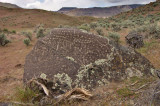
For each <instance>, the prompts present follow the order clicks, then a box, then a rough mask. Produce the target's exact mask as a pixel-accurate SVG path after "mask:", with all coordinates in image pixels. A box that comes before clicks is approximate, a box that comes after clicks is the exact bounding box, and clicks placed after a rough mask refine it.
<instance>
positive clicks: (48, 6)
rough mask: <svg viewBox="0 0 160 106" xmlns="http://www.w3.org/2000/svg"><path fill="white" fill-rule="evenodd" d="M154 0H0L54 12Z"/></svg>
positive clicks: (142, 2) (145, 2)
mask: <svg viewBox="0 0 160 106" xmlns="http://www.w3.org/2000/svg"><path fill="white" fill-rule="evenodd" d="M153 1H156V0H0V2H7V3H13V4H17V5H18V6H20V7H23V8H39V9H45V10H52V11H56V10H59V9H60V8H62V7H79V8H88V7H108V6H115V5H125V4H147V3H149V2H153Z"/></svg>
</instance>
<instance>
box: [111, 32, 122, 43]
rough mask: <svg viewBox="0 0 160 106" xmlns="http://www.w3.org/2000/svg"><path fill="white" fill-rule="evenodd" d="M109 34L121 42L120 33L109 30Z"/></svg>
mask: <svg viewBox="0 0 160 106" xmlns="http://www.w3.org/2000/svg"><path fill="white" fill-rule="evenodd" d="M108 36H109V37H110V38H111V39H113V40H114V41H115V42H117V43H118V42H119V39H120V35H119V34H118V33H116V32H109V33H108Z"/></svg>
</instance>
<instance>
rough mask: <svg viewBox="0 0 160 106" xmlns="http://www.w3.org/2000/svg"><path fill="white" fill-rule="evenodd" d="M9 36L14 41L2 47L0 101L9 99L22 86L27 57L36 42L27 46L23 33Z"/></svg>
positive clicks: (0, 56)
mask: <svg viewBox="0 0 160 106" xmlns="http://www.w3.org/2000/svg"><path fill="white" fill-rule="evenodd" d="M8 38H9V39H10V40H11V41H12V42H11V43H10V44H8V45H7V46H5V47H0V101H4V100H8V99H9V98H10V96H11V95H12V94H13V92H14V91H15V88H16V87H18V86H22V78H23V67H24V63H25V57H26V55H27V54H28V53H29V52H30V51H31V50H32V47H33V45H34V44H35V42H36V41H35V40H34V41H32V42H31V45H30V46H29V47H26V45H24V43H23V39H24V38H25V37H24V36H23V35H8Z"/></svg>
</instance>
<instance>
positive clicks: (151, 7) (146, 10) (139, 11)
mask: <svg viewBox="0 0 160 106" xmlns="http://www.w3.org/2000/svg"><path fill="white" fill-rule="evenodd" d="M159 13H160V0H157V1H156V2H151V3H149V4H146V5H144V6H141V7H138V8H135V9H133V10H132V11H128V12H124V13H121V14H118V15H117V16H118V17H126V18H128V17H130V16H134V15H142V16H147V15H156V14H157V15H158V14H159Z"/></svg>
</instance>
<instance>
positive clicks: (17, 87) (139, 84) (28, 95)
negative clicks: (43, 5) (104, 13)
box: [0, 0, 160, 106]
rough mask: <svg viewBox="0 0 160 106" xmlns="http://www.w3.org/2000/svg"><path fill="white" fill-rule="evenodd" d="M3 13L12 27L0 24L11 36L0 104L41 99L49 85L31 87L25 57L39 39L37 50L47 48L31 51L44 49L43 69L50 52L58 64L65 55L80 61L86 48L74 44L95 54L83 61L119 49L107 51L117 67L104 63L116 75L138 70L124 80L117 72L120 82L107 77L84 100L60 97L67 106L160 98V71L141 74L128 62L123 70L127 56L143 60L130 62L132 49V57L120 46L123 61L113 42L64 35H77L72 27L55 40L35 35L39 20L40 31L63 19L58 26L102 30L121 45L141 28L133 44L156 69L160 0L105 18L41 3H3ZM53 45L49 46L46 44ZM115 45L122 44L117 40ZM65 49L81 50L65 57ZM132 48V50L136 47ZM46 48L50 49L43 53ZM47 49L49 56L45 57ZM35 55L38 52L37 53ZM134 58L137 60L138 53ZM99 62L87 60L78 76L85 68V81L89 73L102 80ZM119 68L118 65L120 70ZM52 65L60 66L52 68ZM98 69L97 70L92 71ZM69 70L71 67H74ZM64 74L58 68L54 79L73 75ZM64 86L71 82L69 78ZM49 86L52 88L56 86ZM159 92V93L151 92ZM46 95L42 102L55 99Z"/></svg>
mask: <svg viewBox="0 0 160 106" xmlns="http://www.w3.org/2000/svg"><path fill="white" fill-rule="evenodd" d="M72 9H73V8H72ZM62 10H63V11H67V10H68V9H65V8H63V9H62ZM0 14H1V15H0V29H3V28H6V29H9V31H11V32H7V31H6V29H5V30H3V31H1V30H0V31H1V32H3V33H4V34H5V35H6V38H7V39H8V40H10V41H11V42H10V43H8V44H7V45H5V46H0V74H1V75H0V106H1V105H2V106H3V105H5V103H4V102H6V104H8V103H12V102H13V101H15V102H14V104H15V105H20V104H21V103H22V105H30V103H31V105H33V104H32V103H37V102H35V101H34V100H37V99H38V100H39V97H41V95H45V94H44V92H45V91H44V92H43V90H44V88H43V87H42V88H43V89H42V88H41V87H40V86H39V87H37V88H41V91H42V94H37V93H39V92H33V91H32V90H31V89H29V88H27V89H26V88H25V87H24V83H23V75H24V66H25V58H26V56H27V55H28V54H29V53H30V52H31V51H32V50H33V49H34V48H35V49H36V48H38V47H36V46H35V45H39V48H38V49H37V50H44V51H43V52H41V51H40V52H38V51H36V50H35V52H32V53H35V54H38V53H41V54H42V56H41V55H38V56H37V57H38V58H41V59H42V61H39V59H35V60H37V61H39V62H42V64H40V66H41V67H43V66H46V68H45V67H43V68H44V70H43V71H45V70H46V69H50V67H48V66H47V65H46V64H44V62H46V60H50V57H51V58H53V56H50V55H57V56H60V58H54V59H55V60H56V61H55V64H54V65H56V64H57V63H59V62H61V61H62V60H63V58H65V60H66V64H69V62H68V61H72V62H71V64H72V63H76V62H77V63H78V64H79V63H80V62H79V61H76V60H75V58H74V57H73V56H74V55H75V54H77V55H78V56H77V58H78V59H80V58H83V56H81V54H85V53H86V51H85V50H82V49H79V48H76V46H79V47H82V48H86V50H87V51H88V53H89V54H91V56H87V55H86V56H87V57H88V59H86V57H84V59H83V61H82V63H84V62H85V61H89V59H90V58H95V57H96V56H97V55H100V54H102V55H104V52H103V51H106V52H108V53H109V52H111V51H115V53H114V54H113V53H110V55H107V57H108V58H109V59H108V60H112V59H113V63H114V64H111V62H109V61H108V62H107V63H108V64H107V65H104V66H113V67H112V68H106V71H108V70H114V71H113V72H114V73H115V72H116V73H115V74H114V75H115V76H118V75H121V71H124V72H128V71H129V72H131V73H130V75H131V76H132V75H133V73H132V72H134V71H137V74H136V75H137V76H134V77H131V78H128V79H124V80H123V81H119V78H116V79H117V80H118V82H115V81H112V82H110V83H108V82H105V83H104V84H106V85H104V86H100V87H97V88H95V89H94V90H93V91H90V93H91V94H92V95H93V97H91V98H90V99H86V101H84V102H83V101H81V100H79V101H77V102H76V101H70V102H69V103H68V102H67V101H65V102H64V103H63V102H62V104H63V105H64V106H97V105H98V106H150V105H152V103H151V102H152V101H153V99H154V97H157V98H158V97H159V96H158V95H160V94H159V91H156V92H155V88H160V87H157V83H158V82H159V79H158V77H155V76H143V75H142V74H141V71H140V72H138V71H139V69H138V70H137V69H135V68H134V67H133V68H128V67H125V68H127V70H124V69H122V70H121V68H122V67H124V66H123V64H121V62H122V63H123V62H125V61H126V62H127V63H126V65H130V66H134V65H133V64H135V66H137V67H138V65H139V63H137V62H128V60H129V59H130V58H132V57H133V55H130V56H129V57H128V56H127V55H128V54H127V53H126V52H121V53H126V54H127V55H126V54H123V57H126V59H125V60H124V61H123V60H122V56H117V53H118V52H116V51H117V50H119V49H116V48H115V47H114V48H112V49H111V50H108V48H109V47H111V45H109V46H105V42H102V41H98V40H97V38H95V39H92V38H89V39H88V38H85V37H88V36H84V37H79V38H80V40H76V39H73V40H70V41H68V42H67V41H66V40H65V39H72V38H73V37H69V36H68V35H69V33H70V32H69V31H67V32H66V34H65V36H61V37H54V36H50V37H53V39H54V38H56V39H55V41H51V40H50V38H48V39H46V40H43V42H39V43H38V42H37V41H42V39H44V38H42V39H41V38H40V39H38V38H37V32H38V31H35V30H34V29H35V26H37V25H38V24H44V26H45V28H42V29H41V28H39V29H38V30H39V31H41V30H46V27H47V28H52V27H57V26H59V25H61V26H59V27H66V26H67V27H69V26H76V27H77V28H79V29H82V30H86V31H84V32H89V33H93V34H95V35H100V36H97V37H98V38H99V39H103V38H104V37H107V39H110V41H111V42H110V43H112V41H113V42H115V45H114V46H116V43H119V44H120V45H123V47H124V46H125V47H128V46H129V45H128V44H127V42H126V39H125V37H126V36H127V35H128V34H129V33H131V32H136V33H138V35H141V36H143V41H144V45H143V47H141V48H134V50H135V51H136V53H137V52H138V53H139V55H142V56H143V57H144V58H146V59H148V60H149V61H150V63H151V64H152V65H153V66H154V67H155V69H157V70H158V69H160V58H158V57H160V0H157V2H152V3H150V4H147V5H144V6H142V7H139V8H136V9H133V10H131V11H128V12H123V13H120V14H118V15H115V16H113V17H109V18H105V19H102V18H99V19H95V18H92V17H72V16H67V15H64V14H59V13H56V12H49V11H44V10H38V9H31V10H30V9H21V8H20V9H8V8H5V7H0ZM10 29H11V30H10ZM15 29H16V32H14V31H12V30H15ZM26 29H27V30H26ZM28 29H29V30H28ZM17 30H18V31H17ZM29 32H30V34H29ZM42 32H43V31H42ZM64 32H65V31H62V32H60V33H59V34H58V36H59V35H61V34H63V33H64ZM51 34H52V33H51ZM74 34H75V32H74ZM74 34H73V35H74ZM86 34H87V33H86ZM1 35H2V34H1ZM55 35H56V34H55ZM76 35H77V36H79V35H80V34H79V33H78V34H76ZM101 36H102V37H101ZM30 37H31V40H30V44H29V45H28V46H27V45H26V44H25V42H24V39H29V38H30ZM46 37H47V36H46ZM89 37H90V36H89ZM6 38H5V39H6ZM57 38H58V39H64V40H58V39H57ZM73 41H75V42H76V43H74V44H75V45H76V46H74V45H72V44H70V43H72V42H73ZM92 41H97V42H95V43H93V44H91V43H90V42H92ZM36 42H37V43H36ZM59 42H61V43H62V44H60V43H59ZM77 42H78V43H77ZM46 43H51V44H50V46H48V45H47V44H46ZM81 43H86V44H90V45H87V46H83V45H81ZM106 43H109V42H106ZM43 45H44V46H43ZM57 45H58V46H57ZM96 45H101V46H100V47H97V46H96ZM45 46H46V47H47V49H46V48H45ZM61 46H62V47H66V48H67V49H66V50H65V49H64V48H61ZM72 46H73V47H74V48H76V49H72V48H71V47H72ZM49 47H50V49H48V48H49ZM116 47H117V48H118V46H116ZM123 47H122V48H121V49H123V51H126V49H125V47H124V48H123ZM54 48H55V49H54ZM89 48H91V50H89ZM100 48H102V50H99V49H100ZM58 49H59V52H57V53H55V54H54V52H55V50H58ZM129 49H131V48H129ZM129 49H127V50H129ZM63 50H65V52H67V53H70V54H72V53H73V52H77V53H75V54H72V55H67V57H65V56H63V55H62V54H61V53H62V52H61V51H63ZM68 50H70V51H68ZM98 50H99V51H98ZM131 50H133V48H132V49H131ZM49 51H50V52H49ZM92 51H93V52H92ZM45 52H46V53H48V54H44V53H45ZM97 52H98V53H97ZM133 53H134V52H133ZM43 55H44V56H46V57H45V58H44V57H43ZM105 56H106V55H105ZM113 56H116V57H115V58H112V57H113ZM33 58H35V57H34V56H33ZM33 58H31V59H33ZM61 58H62V59H61ZM137 58H138V57H137ZM57 59H59V60H57ZM133 59H134V60H135V58H134V57H133ZM65 60H64V61H65ZM138 60H139V61H138V62H140V63H142V64H143V63H144V61H143V60H140V59H138ZM119 61H120V62H119ZM34 62H35V61H33V63H30V62H28V63H30V64H31V65H33V64H34ZM103 62H104V60H102V61H98V62H95V63H97V64H103ZM35 63H37V62H35ZM51 63H52V62H51ZM77 63H76V64H77ZM52 64H53V63H52ZM110 64H111V65H110ZM118 64H119V65H118ZM51 66H52V65H51ZM59 66H60V68H57V70H59V69H61V70H63V69H64V70H67V69H69V68H72V67H71V66H72V65H70V64H69V65H66V66H67V67H68V68H67V67H66V66H62V65H59ZM61 66H62V67H61ZM73 66H75V67H77V65H74V64H73ZM95 66H96V64H90V62H89V65H87V67H82V69H83V68H84V70H86V69H89V70H90V71H89V73H87V74H86V73H84V72H80V73H79V74H80V78H82V77H81V75H82V74H85V75H86V76H91V75H92V77H90V78H85V79H84V81H83V82H87V81H88V79H90V80H93V78H94V77H95V78H100V80H97V81H98V82H99V81H101V80H102V81H105V79H106V78H105V77H101V76H102V75H104V74H103V73H100V74H97V73H98V72H99V70H100V72H101V70H102V71H104V70H103V68H101V67H95ZM147 66H148V65H145V66H142V67H141V66H140V67H139V68H140V69H145V68H146V67H147ZM38 68H39V67H37V68H36V69H38ZM116 68H118V70H117V69H116ZM73 69H75V68H73ZM54 70H56V69H55V68H54ZM57 70H56V71H57ZM94 70H96V71H95V72H94ZM71 71H73V70H72V69H71ZM151 71H152V70H151ZM31 72H32V71H31ZM73 72H74V71H73ZM64 73H65V71H64ZM111 73H112V72H109V73H108V74H111ZM40 74H41V72H40ZM69 74H72V73H69ZM108 74H106V75H108ZM156 74H157V73H156ZM41 75H42V77H43V78H48V76H46V75H45V74H43V73H42V74H41ZM93 75H94V76H93ZM139 75H140V76H139ZM141 75H142V76H141ZM58 77H59V78H58ZM60 77H61V75H60V74H59V75H57V76H56V78H55V79H62V81H68V82H71V81H70V79H69V78H68V75H65V74H64V78H68V79H66V80H63V78H62V77H61V78H60ZM111 77H113V76H110V75H108V77H107V78H111ZM35 78H36V77H35ZM124 78H125V77H124ZM33 81H34V79H33ZM43 81H44V82H46V81H47V80H43ZM43 81H42V82H43ZM49 81H50V82H47V83H48V86H47V87H51V86H50V85H57V83H56V84H54V83H52V81H51V80H49ZM83 82H82V83H83ZM95 82H96V81H95ZM58 83H59V82H58ZM92 84H94V83H92ZM99 84H102V82H100V83H99ZM33 85H34V83H33ZM38 85H39V84H38ZM94 85H95V84H94ZM31 86H32V85H31ZM88 86H90V84H88ZM58 87H59V86H58ZM64 87H67V86H66V84H65V86H64ZM50 89H54V87H52V88H50ZM50 89H49V90H50ZM54 90H55V89H54ZM88 90H89V89H87V91H88ZM157 90H159V89H157ZM56 91H57V90H56ZM61 92H62V91H61ZM45 93H46V92H45ZM49 93H50V92H49ZM63 93H64V92H63ZM72 94H76V93H72ZM155 94H157V95H156V96H153V95H155ZM73 96H74V95H73ZM78 96H81V95H78ZM82 96H83V95H82ZM47 97H50V96H45V97H44V99H41V100H42V101H40V102H41V103H44V102H45V103H46V102H49V103H50V102H54V101H50V99H49V100H48V99H46V98H47ZM51 97H52V96H51ZM57 97H62V96H56V97H55V98H57ZM158 101H159V98H158ZM56 103H57V102H56ZM158 103H160V102H158ZM63 105H62V106H63ZM44 106H45V105H44ZM153 106H159V105H153Z"/></svg>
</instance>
